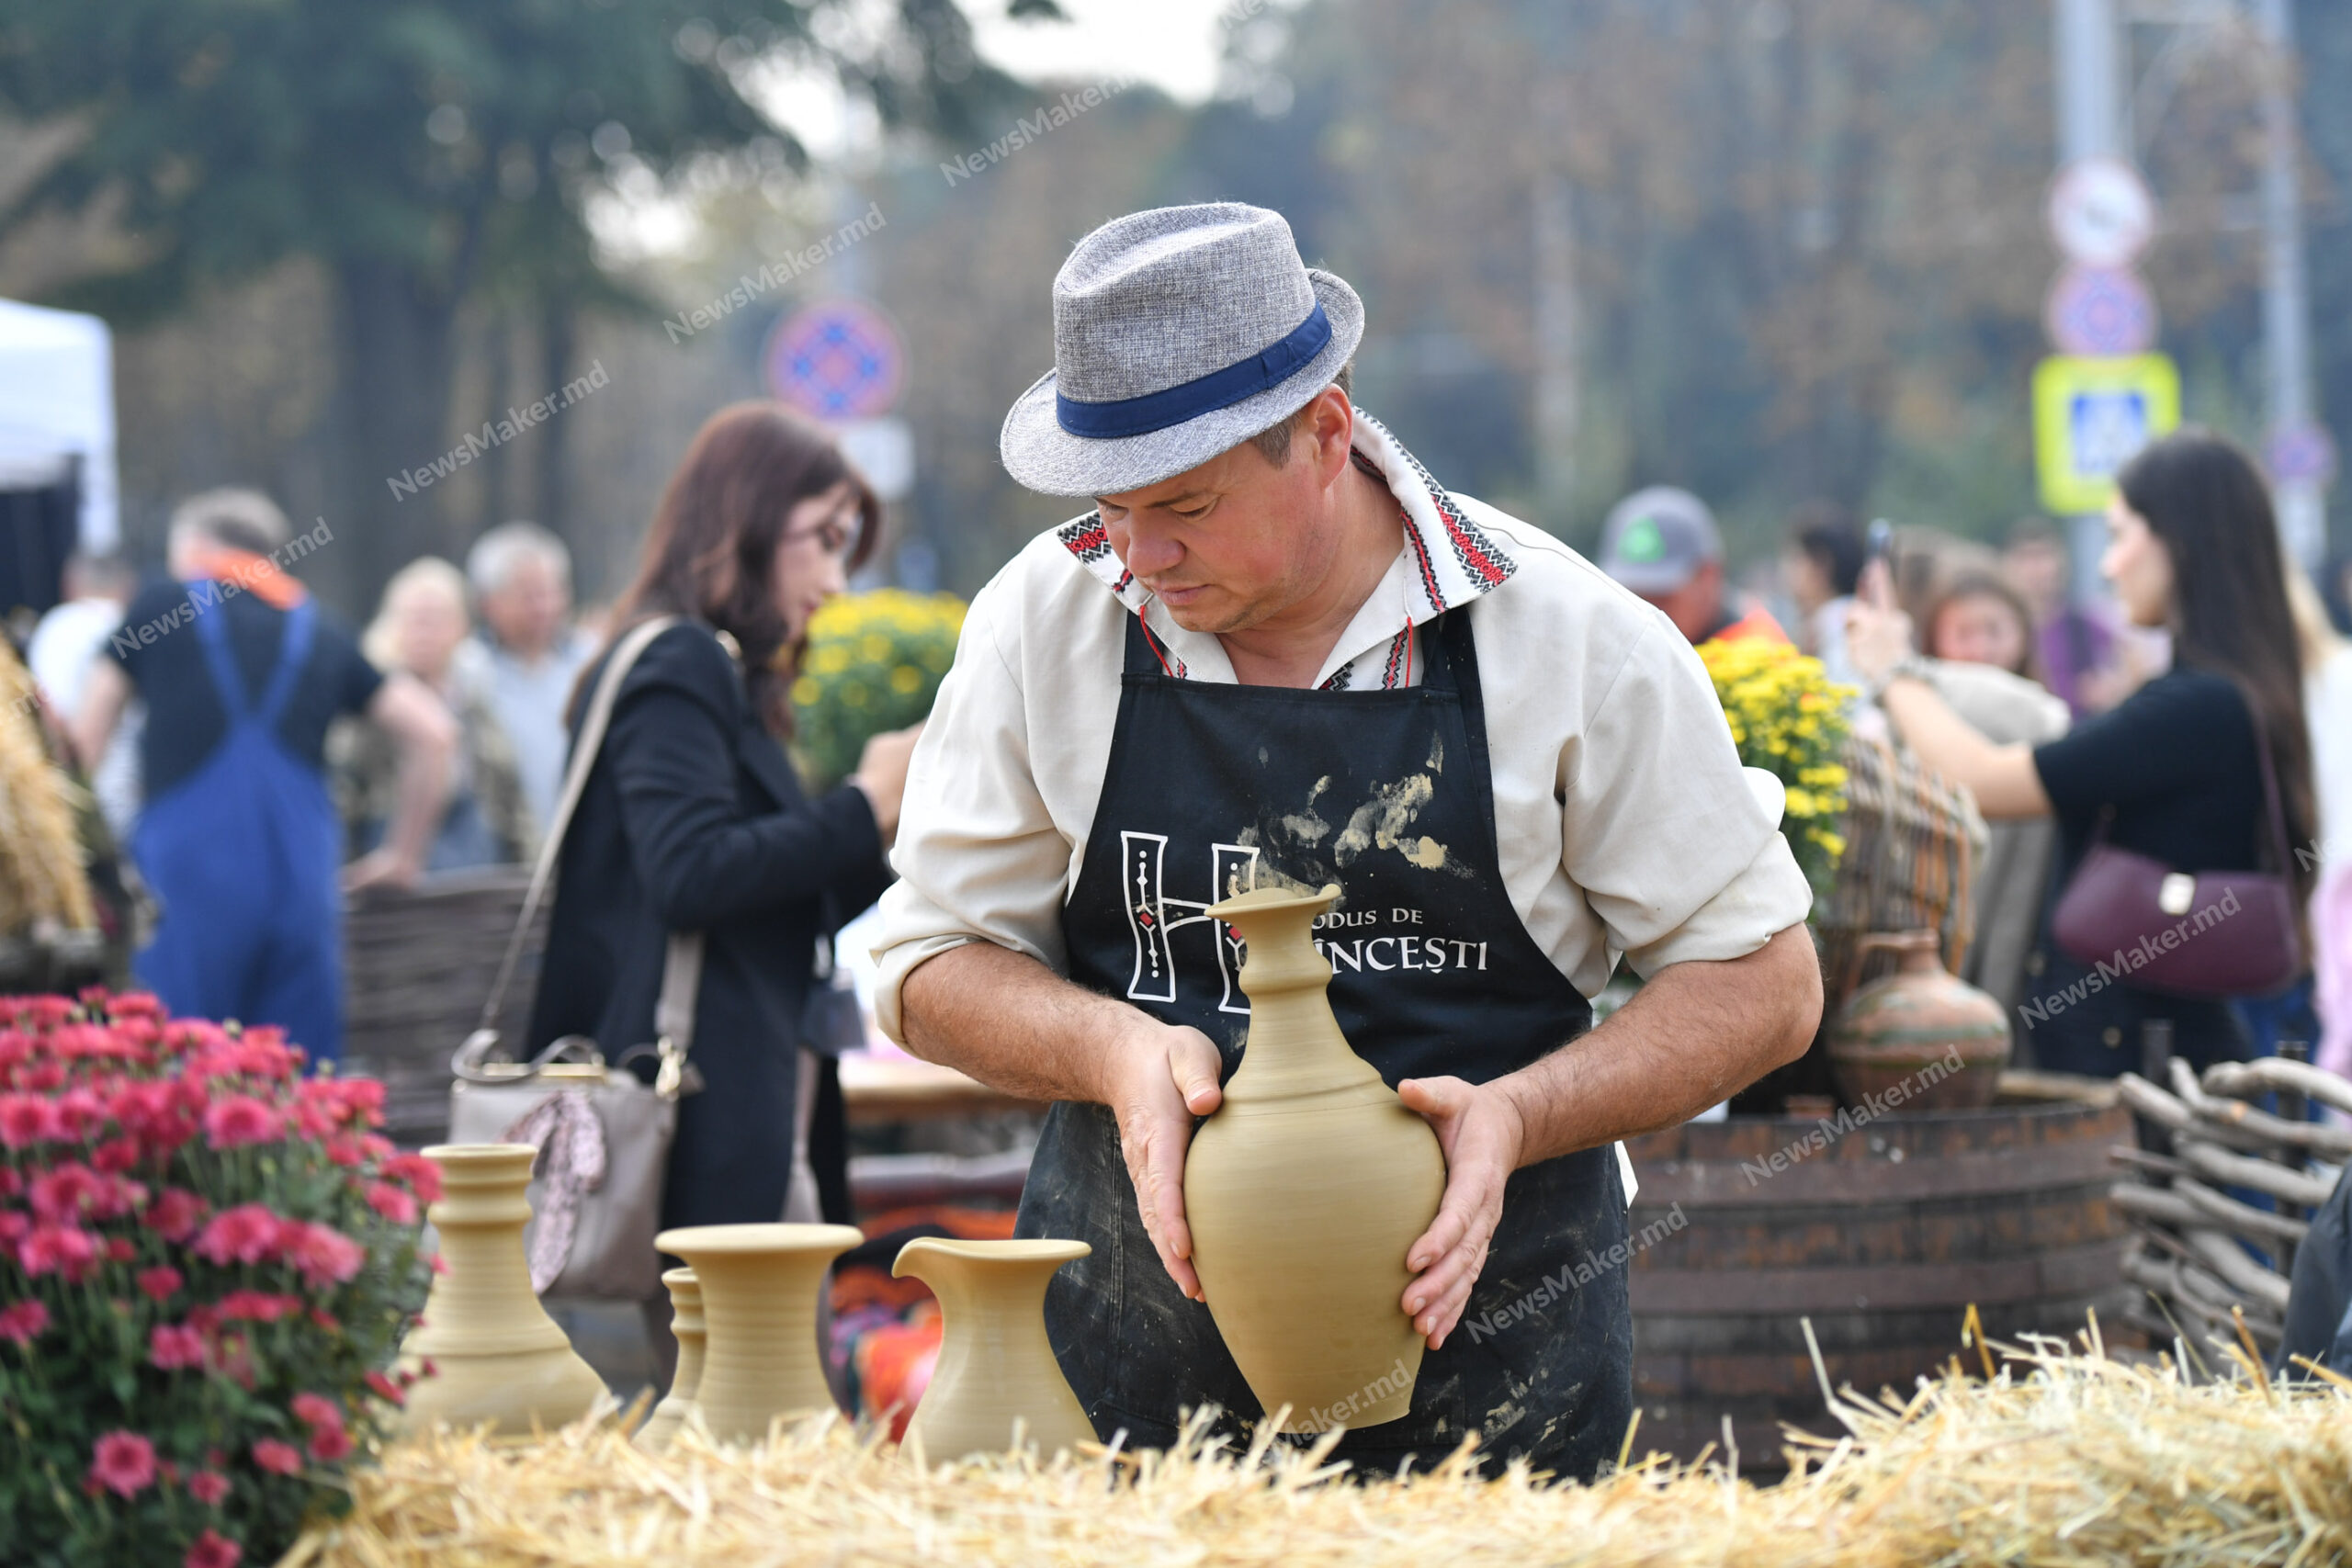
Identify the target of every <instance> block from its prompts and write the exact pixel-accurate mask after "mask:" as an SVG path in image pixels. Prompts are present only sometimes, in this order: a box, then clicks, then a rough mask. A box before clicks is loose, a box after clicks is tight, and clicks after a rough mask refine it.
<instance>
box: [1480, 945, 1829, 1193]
mask: <svg viewBox="0 0 2352 1568" xmlns="http://www.w3.org/2000/svg"><path fill="white" fill-rule="evenodd" d="M1820 1020H1821V965H1820V963H1819V961H1818V959H1817V958H1816V957H1815V953H1814V949H1813V939H1812V936H1811V935H1810V933H1808V932H1807V931H1806V930H1805V928H1804V927H1803V926H1792V927H1790V928H1789V929H1788V930H1786V931H1781V932H1780V933H1779V934H1778V935H1776V936H1774V937H1773V938H1772V940H1771V941H1770V942H1766V943H1765V944H1764V946H1762V947H1761V948H1759V949H1758V950H1757V951H1756V952H1754V953H1749V954H1748V955H1747V957H1745V958H1736V959H1732V960H1730V961H1728V962H1725V963H1713V964H1711V963H1696V962H1694V963H1689V964H1673V965H1670V966H1669V967H1668V968H1666V969H1664V970H1661V971H1660V972H1659V973H1658V975H1657V977H1656V978H1655V979H1653V980H1651V981H1650V982H1649V983H1648V984H1647V985H1645V986H1644V987H1642V989H1641V990H1640V992H1639V993H1637V994H1636V995H1635V996H1634V999H1633V1000H1632V1001H1631V1002H1629V1003H1627V1004H1626V1005H1625V1006H1624V1007H1623V1009H1621V1010H1619V1011H1618V1012H1616V1013H1615V1014H1614V1015H1612V1016H1611V1018H1610V1020H1609V1021H1607V1022H1606V1023H1604V1024H1602V1025H1601V1026H1600V1028H1598V1029H1596V1030H1594V1031H1593V1032H1591V1033H1590V1034H1588V1035H1586V1036H1585V1037H1584V1038H1583V1039H1581V1040H1578V1041H1576V1042H1574V1043H1570V1044H1567V1045H1565V1046H1563V1047H1561V1048H1560V1049H1559V1050H1557V1051H1555V1052H1553V1053H1552V1054H1551V1055H1547V1056H1545V1057H1544V1058H1543V1060H1541V1061H1538V1062H1535V1063H1532V1064H1531V1065H1530V1066H1525V1067H1522V1068H1521V1069H1520V1070H1519V1071H1518V1072H1515V1073H1512V1074H1510V1075H1509V1076H1508V1077H1503V1078H1499V1079H1498V1080H1496V1081H1497V1086H1498V1088H1501V1089H1503V1090H1504V1091H1505V1092H1506V1093H1507V1094H1508V1095H1509V1097H1510V1100H1511V1102H1512V1103H1513V1104H1514V1105H1515V1106H1517V1107H1518V1109H1519V1112H1520V1116H1521V1121H1522V1122H1523V1123H1524V1124H1525V1139H1524V1142H1523V1144H1522V1145H1521V1156H1520V1163H1521V1165H1522V1166H1527V1165H1533V1164H1535V1163H1536V1162H1537V1161H1539V1160H1546V1159H1552V1158H1555V1157H1556V1156H1560V1155H1565V1154H1573V1153H1575V1152H1576V1151H1577V1150H1578V1149H1588V1148H1592V1147H1594V1146H1596V1145H1600V1144H1606V1143H1611V1142H1613V1141H1615V1140H1616V1139H1619V1138H1629V1137H1633V1136H1634V1135H1636V1134H1642V1133H1650V1132H1656V1131H1657V1129H1659V1128H1661V1127H1673V1126H1679V1124H1681V1123H1682V1122H1687V1121H1689V1120H1690V1119H1691V1117H1693V1116H1695V1115H1697V1114H1698V1113H1699V1112H1700V1111H1704V1110H1706V1109H1707V1108H1708V1107H1709V1106H1712V1105H1714V1104H1717V1103H1719V1102H1721V1101H1722V1100H1725V1099H1728V1098H1729V1097H1730V1096H1731V1095H1732V1094H1733V1093H1735V1092H1736V1091H1737V1090H1739V1089H1744V1088H1746V1087H1747V1085H1748V1084H1750V1083H1752V1082H1754V1081H1755V1080H1756V1079H1757V1078H1758V1077H1762V1076H1763V1075H1764V1074H1765V1073H1767V1072H1769V1071H1770V1070H1771V1069H1772V1068H1774V1067H1777V1066H1781V1064H1783V1063H1785V1062H1791V1061H1794V1060H1795V1059H1796V1058H1797V1057H1798V1056H1799V1055H1803V1054H1804V1049H1805V1046H1806V1045H1807V1044H1809V1043H1811V1042H1812V1039H1813V1035H1814V1031H1815V1027H1816V1026H1817V1025H1818V1024H1819V1022H1820Z"/></svg>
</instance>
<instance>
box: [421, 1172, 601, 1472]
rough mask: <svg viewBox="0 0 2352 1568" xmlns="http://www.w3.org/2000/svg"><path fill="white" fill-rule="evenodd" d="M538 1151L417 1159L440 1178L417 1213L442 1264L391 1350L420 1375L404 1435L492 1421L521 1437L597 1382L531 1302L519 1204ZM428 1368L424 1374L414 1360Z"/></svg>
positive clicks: (579, 1412)
mask: <svg viewBox="0 0 2352 1568" xmlns="http://www.w3.org/2000/svg"><path fill="white" fill-rule="evenodd" d="M537 1156H538V1150H537V1149H536V1148H533V1147H532V1146H531V1145H528V1144H444V1145H439V1146H437V1147H435V1148H429V1149H427V1150H425V1151H424V1157H425V1158H427V1159H429V1160H431V1161H432V1162H433V1163H434V1164H435V1166H437V1167H439V1168H440V1171H441V1196H440V1198H439V1200H438V1201H435V1203H434V1204H433V1205H432V1207H430V1208H429V1209H427V1210H426V1211H425V1217H426V1218H428V1219H430V1220H431V1221H432V1222H433V1226H434V1229H435V1231H437V1232H438V1233H439V1234H440V1238H441V1261H442V1264H443V1265H444V1268H443V1269H442V1271H441V1272H439V1273H436V1274H435V1275H434V1277H433V1288H432V1290H431V1291H430V1292H428V1293H427V1294H426V1296H425V1299H424V1316H423V1317H422V1318H421V1319H420V1320H419V1322H418V1324H417V1326H416V1327H415V1328H414V1329H413V1330H411V1331H410V1333H409V1336H408V1337H407V1338H406V1339H405V1340H403V1341H402V1342H401V1365H402V1366H403V1367H405V1368H406V1369H407V1370H409V1371H413V1372H416V1373H418V1374H419V1381H418V1382H416V1383H415V1385H414V1386H413V1387H412V1388H411V1389H410V1390H409V1391H408V1404H407V1405H406V1406H405V1407H404V1408H403V1409H402V1410H401V1416H400V1425H401V1429H402V1430H404V1431H410V1432H423V1431H427V1430H430V1429H431V1428H432V1427H435V1426H442V1425H447V1426H453V1427H472V1426H477V1425H480V1424H481V1423H482V1422H485V1421H486V1422H489V1423H490V1424H491V1430H492V1434H493V1435H494V1436H498V1437H503V1438H526V1437H528V1436H530V1434H531V1429H532V1426H533V1424H534V1423H537V1426H539V1427H541V1428H544V1429H553V1428H554V1427H560V1426H562V1425H564V1424H565V1423H566V1422H568V1421H573V1420H576V1419H578V1418H579V1417H580V1416H585V1415H586V1414H587V1413H588V1409H589V1406H591V1405H593V1404H595V1402H596V1396H597V1395H598V1394H600V1393H604V1392H605V1382H604V1380H603V1379H602V1378H599V1377H598V1376H597V1375H596V1374H595V1372H594V1371H593V1370H592V1369H591V1368H590V1367H589V1365H588V1363H587V1362H585V1361H583V1360H582V1359H580V1357H579V1356H578V1354H577V1353H575V1352H574V1351H573V1350H572V1348H571V1340H569V1339H567V1338H565V1337H564V1333H563V1330H562V1329H560V1328H559V1327H557V1326H556V1324H555V1320H554V1319H553V1318H551V1317H549V1316H548V1314H547V1311H546V1309H545V1308H543V1307H541V1306H540V1305H539V1298H538V1297H537V1295H536V1294H534V1293H533V1292H532V1290H531V1267H530V1264H529V1263H528V1262H527V1261H526V1259H525V1258H524V1256H523V1227H524V1225H525V1224H528V1223H529V1221H530V1218H531V1205H530V1201H529V1200H528V1199H527V1198H526V1197H525V1196H524V1194H525V1192H526V1190H527V1189H528V1188H529V1186H530V1184H531V1162H532V1161H533V1160H534V1159H536V1158H537ZM427 1360H430V1361H431V1362H432V1363H433V1366H434V1371H433V1374H432V1375H431V1376H424V1375H423V1374H424V1363H425V1362H426V1361H427Z"/></svg>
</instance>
